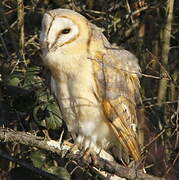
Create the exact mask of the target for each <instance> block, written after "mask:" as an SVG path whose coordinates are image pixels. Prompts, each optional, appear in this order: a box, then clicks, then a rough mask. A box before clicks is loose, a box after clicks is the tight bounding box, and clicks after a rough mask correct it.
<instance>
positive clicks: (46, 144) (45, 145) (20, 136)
mask: <svg viewBox="0 0 179 180" xmlns="http://www.w3.org/2000/svg"><path fill="white" fill-rule="evenodd" d="M0 140H1V141H4V142H13V143H20V144H24V145H27V146H33V147H37V148H40V149H44V150H48V151H51V152H54V153H57V154H58V155H60V156H62V153H63V152H62V151H63V150H62V149H61V148H57V144H60V143H59V142H56V141H53V140H51V141H46V140H44V138H42V137H39V136H35V135H33V134H30V133H27V132H20V131H14V130H12V129H7V128H1V127H0ZM52 142H53V143H54V144H53V145H52ZM55 142H56V145H55ZM79 156H80V155H79V153H77V154H68V155H67V156H66V158H69V159H70V160H74V161H76V162H77V163H78V164H79V165H80V166H83V167H89V168H93V167H95V168H97V169H100V170H103V171H105V172H108V173H110V174H115V175H116V176H119V177H123V178H127V179H145V180H165V179H164V178H158V177H154V176H152V175H149V174H146V173H144V172H143V171H142V170H136V169H134V168H129V167H124V166H122V165H120V164H118V163H116V162H109V161H107V160H104V159H102V158H100V157H96V158H97V159H96V160H95V161H94V162H93V164H92V165H93V167H92V166H91V165H89V163H88V162H87V161H86V160H85V159H83V158H79Z"/></svg>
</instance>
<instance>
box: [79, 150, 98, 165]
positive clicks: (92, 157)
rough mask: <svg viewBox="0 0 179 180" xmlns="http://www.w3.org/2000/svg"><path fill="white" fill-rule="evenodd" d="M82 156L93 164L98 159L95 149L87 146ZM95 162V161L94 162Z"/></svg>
mask: <svg viewBox="0 0 179 180" xmlns="http://www.w3.org/2000/svg"><path fill="white" fill-rule="evenodd" d="M82 158H83V159H84V160H86V161H87V162H89V163H90V164H93V163H94V162H96V161H97V154H96V152H95V151H93V150H92V149H91V148H87V149H86V150H85V151H84V152H83V154H82ZM94 164H95V163H94Z"/></svg>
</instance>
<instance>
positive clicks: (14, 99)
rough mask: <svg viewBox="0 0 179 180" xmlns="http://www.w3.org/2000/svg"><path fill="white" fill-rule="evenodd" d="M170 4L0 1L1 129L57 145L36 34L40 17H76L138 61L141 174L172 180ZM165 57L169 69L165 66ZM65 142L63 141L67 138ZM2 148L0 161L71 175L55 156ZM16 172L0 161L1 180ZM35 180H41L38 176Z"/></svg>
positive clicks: (174, 64)
mask: <svg viewBox="0 0 179 180" xmlns="http://www.w3.org/2000/svg"><path fill="white" fill-rule="evenodd" d="M169 1H171V0H169ZM169 1H166V0H161V1H157V0H140V1H139V0H130V1H129V0H114V1H109V0H96V1H94V0H86V1H84V0H75V1H74V0H73V1H70V0H67V1H65V0H62V1H58V0H45V1H41V0H32V1H23V0H17V1H13V0H3V1H1V2H0V126H5V127H9V128H13V129H16V130H22V131H28V132H34V133H36V134H39V135H41V136H45V134H46V133H45V132H44V129H48V130H49V136H50V138H52V139H58V138H59V137H60V134H61V133H62V131H63V130H64V129H65V125H64V124H63V122H62V118H61V113H60V110H59V108H58V107H57V105H56V103H55V100H54V98H53V96H52V95H51V93H50V91H49V89H48V82H49V81H48V79H49V72H48V70H46V69H45V67H44V66H43V64H42V61H41V52H40V45H39V32H40V24H41V18H42V16H43V14H44V12H45V11H46V10H48V9H53V8H59V7H60V8H70V9H74V10H76V11H78V12H80V13H81V14H83V15H84V16H86V17H87V18H88V19H89V20H90V21H91V22H92V23H94V24H96V25H98V26H99V27H101V28H103V29H104V34H105V35H106V36H107V37H108V39H109V41H110V42H111V43H113V44H115V45H117V46H123V47H124V48H125V49H128V50H130V51H131V52H133V53H134V54H135V55H136V56H137V57H138V58H139V63H140V65H141V69H142V73H143V74H142V78H141V84H142V85H141V87H142V88H141V94H142V99H143V109H144V110H145V122H144V131H145V135H146V136H145V149H144V151H145V156H146V157H145V166H146V171H147V172H150V173H151V174H154V175H157V176H161V177H166V178H167V179H172V180H175V179H178V178H179V172H178V169H179V159H178V157H179V134H178V126H179V118H178V113H179V99H178V81H179V78H178V77H179V70H178V69H179V63H178V62H179V61H178V59H179V53H178V52H179V51H178V48H179V45H178V40H179V23H178V21H177V19H178V18H179V2H178V1H175V4H174V9H173V12H172V13H173V18H172V19H171V21H172V28H171V32H168V33H171V34H170V40H167V43H168V44H169V47H170V48H169V53H168V54H166V55H165V57H164V56H163V54H164V49H163V44H164V43H166V39H165V33H166V32H165V30H166V24H167V15H168V9H167V7H168V6H167V3H169ZM168 31H169V30H168ZM166 56H167V58H168V61H167V63H165V62H166V61H163V59H164V58H166ZM163 79H164V80H166V87H164V88H163V91H164V89H166V91H165V93H164V94H165V96H164V97H162V99H159V97H161V96H160V93H161V88H159V87H160V83H161V80H163ZM46 82H47V83H46ZM159 89H160V90H159ZM56 129H57V130H56ZM65 132H66V131H65ZM64 137H65V138H67V137H68V135H67V133H65V135H64ZM0 146H1V150H3V152H4V153H7V154H13V156H14V157H16V158H19V159H26V160H27V162H30V163H31V164H33V165H34V166H35V167H39V168H43V169H46V170H47V171H48V172H52V173H54V174H59V172H60V176H59V177H62V174H63V177H62V178H64V179H70V175H69V173H68V171H69V172H70V171H71V172H72V171H73V169H74V167H73V168H72V167H70V168H67V170H66V166H65V163H64V162H63V160H59V159H58V158H56V159H54V155H52V154H49V153H47V152H42V151H37V150H36V149H34V148H30V147H24V146H20V145H19V144H9V143H3V142H2V143H0ZM3 162H4V163H3ZM19 168H20V167H16V164H15V163H12V162H9V161H7V160H5V159H3V158H1V157H0V174H2V175H0V179H2V178H7V177H8V176H10V177H11V178H12V179H13V177H14V176H13V174H14V173H17V172H19V171H20V170H19ZM8 171H9V173H8ZM27 171H28V170H25V171H24V174H25V173H26V172H27ZM27 174H29V173H27ZM64 174H65V175H64ZM71 174H72V175H71V177H72V179H73V178H75V177H76V175H75V173H74V175H73V173H71ZM23 177H25V175H24V176H23ZM78 177H81V178H82V177H84V176H78ZM35 178H36V179H41V178H40V177H37V176H36V177H34V179H35ZM14 179H15V178H14ZM14 179H13V180H14Z"/></svg>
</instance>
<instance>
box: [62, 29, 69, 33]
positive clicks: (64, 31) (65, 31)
mask: <svg viewBox="0 0 179 180" xmlns="http://www.w3.org/2000/svg"><path fill="white" fill-rule="evenodd" d="M70 31H71V29H70V28H66V29H63V30H62V34H68V33H69V32H70Z"/></svg>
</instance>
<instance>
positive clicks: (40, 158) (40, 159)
mask: <svg viewBox="0 0 179 180" xmlns="http://www.w3.org/2000/svg"><path fill="white" fill-rule="evenodd" d="M30 159H31V161H32V163H33V165H34V166H35V167H38V168H41V167H42V166H43V164H44V163H45V161H46V154H45V152H44V151H42V150H37V151H33V152H31V154H30Z"/></svg>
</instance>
